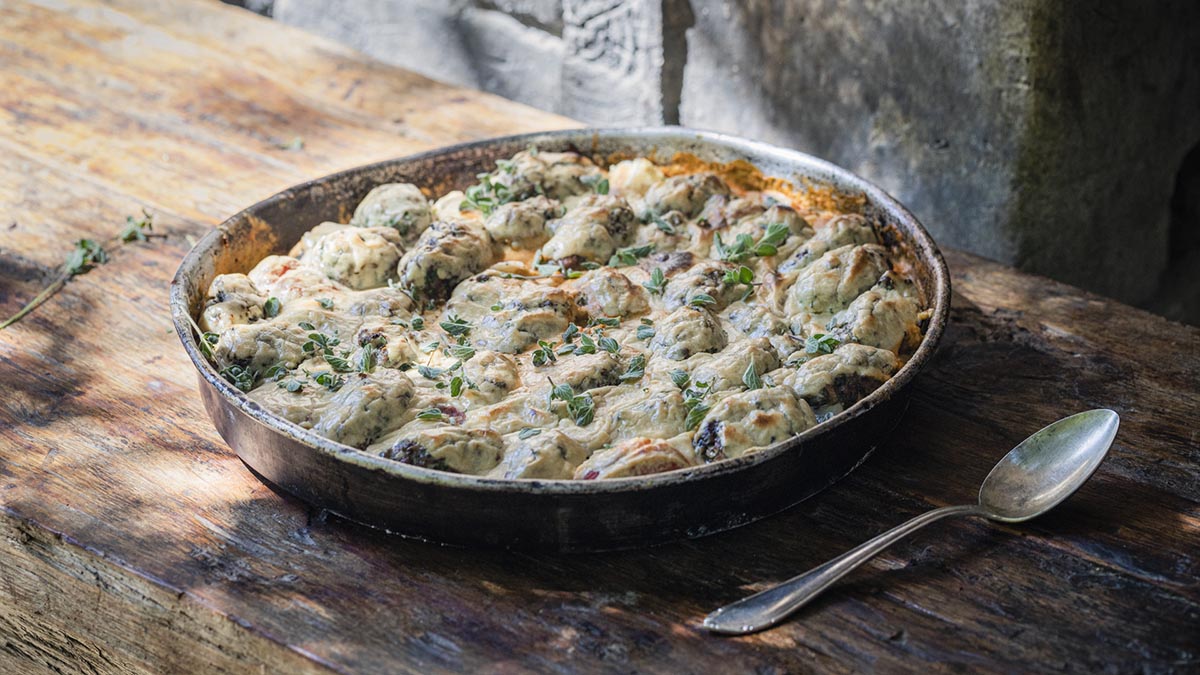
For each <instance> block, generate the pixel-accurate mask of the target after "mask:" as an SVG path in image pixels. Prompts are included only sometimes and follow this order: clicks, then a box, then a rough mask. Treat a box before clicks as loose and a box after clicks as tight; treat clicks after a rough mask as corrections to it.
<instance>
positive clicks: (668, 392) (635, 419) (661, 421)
mask: <svg viewBox="0 0 1200 675" xmlns="http://www.w3.org/2000/svg"><path fill="white" fill-rule="evenodd" d="M606 417H607V418H608V419H609V420H610V421H611V428H612V431H613V434H614V435H615V437H616V438H634V437H645V438H671V437H673V436H677V435H679V434H682V433H684V432H685V431H687V406H686V405H685V404H684V400H683V394H682V393H681V392H680V391H679V388H678V387H676V386H674V385H670V386H657V387H653V388H651V389H650V390H649V391H647V392H646V395H644V396H637V397H636V399H635V400H633V401H630V402H628V403H618V404H616V405H614V406H613V407H612V408H611V410H610V411H609V412H608V413H607V414H606Z"/></svg>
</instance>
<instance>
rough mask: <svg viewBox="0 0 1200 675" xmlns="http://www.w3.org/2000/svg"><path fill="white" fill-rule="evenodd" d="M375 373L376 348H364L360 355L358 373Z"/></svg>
mask: <svg viewBox="0 0 1200 675" xmlns="http://www.w3.org/2000/svg"><path fill="white" fill-rule="evenodd" d="M374 371H375V348H374V347H364V348H363V350H362V353H361V354H359V355H358V372H360V373H371V372H374Z"/></svg>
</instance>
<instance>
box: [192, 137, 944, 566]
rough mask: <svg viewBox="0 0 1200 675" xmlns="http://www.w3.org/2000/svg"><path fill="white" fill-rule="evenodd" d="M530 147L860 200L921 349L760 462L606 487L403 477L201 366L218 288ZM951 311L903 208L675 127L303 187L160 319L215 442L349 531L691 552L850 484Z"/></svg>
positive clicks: (793, 162) (812, 166)
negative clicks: (913, 305)
mask: <svg viewBox="0 0 1200 675" xmlns="http://www.w3.org/2000/svg"><path fill="white" fill-rule="evenodd" d="M531 144H532V145H537V147H538V148H540V149H544V150H563V149H574V150H578V151H580V152H583V153H585V154H589V155H597V156H607V155H609V154H610V153H614V152H624V153H632V154H636V155H645V156H649V157H654V158H658V159H662V160H667V159H670V157H671V156H672V155H674V153H676V152H687V153H691V154H693V155H696V156H697V157H699V158H701V159H704V160H709V161H730V160H733V159H739V158H741V159H746V160H748V161H750V162H751V163H753V164H754V165H755V166H757V167H758V168H759V169H761V170H762V171H763V173H765V174H767V175H769V176H778V177H781V178H785V179H787V180H791V181H794V182H799V181H801V180H807V181H810V182H812V183H815V184H823V185H831V186H833V187H835V188H837V189H839V190H842V191H845V192H849V193H859V194H862V195H864V196H865V198H866V207H865V208H866V210H865V215H866V216H867V217H868V218H869V219H871V220H873V221H874V222H875V223H876V225H877V226H878V228H879V229H880V231H881V232H882V233H883V235H884V239H885V242H886V243H888V245H889V246H891V247H892V248H893V250H894V251H895V252H896V253H897V254H898V255H901V256H904V257H905V258H907V259H908V260H909V261H910V263H911V265H912V269H913V272H914V276H915V278H916V281H917V283H918V285H919V286H920V288H921V290H922V293H923V294H924V296H925V297H926V299H927V301H928V303H929V305H930V307H931V308H932V309H933V313H932V317H931V318H930V320H929V322H928V325H927V327H926V333H925V337H924V340H923V342H922V343H921V345H920V347H919V348H918V349H917V351H916V353H915V354H914V355H913V357H912V358H911V359H910V360H909V361H908V363H907V364H906V365H905V366H904V367H903V368H902V369H901V370H900V371H899V372H898V373H897V374H896V375H895V376H894V377H893V378H892V379H891V380H889V381H888V382H887V383H886V384H884V385H883V386H882V387H880V388H879V389H878V390H876V391H875V392H873V393H872V394H871V395H869V396H867V397H866V398H865V399H863V400H862V401H859V402H858V403H857V404H855V405H854V406H852V407H851V408H849V409H847V410H846V411H844V412H842V413H840V414H838V415H836V416H834V417H833V418H832V419H830V420H828V421H826V422H825V423H823V424H820V425H818V426H817V427H814V428H813V429H810V430H808V431H806V432H804V433H803V434H800V435H799V436H796V437H794V438H792V439H789V440H788V441H785V442H783V443H780V444H778V445H776V446H773V447H771V448H768V449H766V450H764V451H761V452H757V453H753V454H750V455H746V456H743V457H740V458H737V459H733V460H727V461H723V462H718V463H715V464H712V465H707V466H702V467H696V468H691V469H681V470H677V471H671V472H667V473H662V474H655V475H651V476H644V477H638V478H621V479H611V480H603V481H566V480H498V479H489V478H481V477H476V476H463V475H457V474H451V473H445V472H440V471H433V470H429V469H422V468H419V467H414V466H409V465H406V464H400V463H398V462H394V461H391V460H387V459H384V458H382V457H377V456H373V455H369V454H367V453H365V452H361V451H359V450H355V449H353V448H350V447H347V446H343V445H340V444H338V443H335V442H333V441H330V440H328V439H325V438H322V437H320V436H317V435H316V434H314V433H312V432H309V431H306V430H303V429H300V428H299V427H296V426H293V425H291V424H290V423H288V422H286V421H283V420H282V419H280V418H278V417H276V416H274V415H272V414H271V413H268V412H267V411H266V410H263V409H262V408H261V407H259V406H258V405H257V404H255V403H254V402H252V401H251V400H250V399H249V398H247V397H246V396H245V395H244V394H243V393H242V392H241V391H239V390H238V389H237V388H235V387H234V386H233V385H231V384H229V383H228V382H226V381H225V380H224V379H223V378H221V377H220V375H218V374H217V372H216V370H215V369H214V368H213V367H212V366H211V365H210V364H209V363H208V362H207V361H206V360H205V359H204V357H203V356H202V354H201V352H200V349H199V347H198V345H197V343H196V336H195V335H194V334H193V332H192V330H191V324H190V322H189V317H194V316H196V315H197V314H198V312H199V310H200V308H201V305H202V303H203V298H204V293H205V290H206V289H207V288H208V286H209V284H210V283H211V281H212V280H213V278H214V277H215V276H217V275H218V274H224V273H228V272H245V271H247V270H249V269H250V268H251V267H252V266H253V265H254V264H255V263H257V262H258V260H260V259H261V258H263V257H264V256H266V255H270V254H274V253H282V252H286V251H287V250H288V249H289V248H290V247H291V246H292V244H294V243H295V242H296V241H298V240H299V238H300V235H301V234H302V233H303V232H305V231H306V230H308V229H310V228H311V227H313V226H315V225H317V224H318V223H321V222H323V221H327V220H339V221H342V222H345V221H346V219H348V217H349V215H350V213H351V212H352V211H353V209H354V206H355V205H356V204H357V203H358V201H359V200H361V199H362V198H363V197H364V196H365V195H366V193H367V192H368V191H369V190H370V189H371V188H373V187H375V186H376V185H379V184H381V183H387V182H397V181H400V182H411V183H415V184H417V185H419V186H421V187H424V188H429V189H430V190H432V191H433V192H434V193H435V194H441V193H443V192H445V191H447V190H450V189H461V188H463V187H465V186H467V185H470V184H472V183H474V182H475V180H476V179H475V174H476V173H478V172H480V171H485V170H489V169H491V168H492V167H493V163H494V161H495V160H496V159H500V158H504V157H508V156H511V155H512V154H514V153H516V152H518V151H520V150H522V149H524V148H526V147H528V146H529V145H531ZM949 305H950V280H949V274H948V273H947V271H946V264H945V261H944V260H943V259H942V256H941V254H940V253H939V252H938V250H937V247H936V246H935V245H934V243H933V241H932V240H931V239H930V237H929V235H928V233H926V232H925V230H924V228H922V227H921V225H920V224H919V223H918V222H917V221H916V219H915V218H913V216H912V214H910V213H909V212H908V211H907V210H906V209H905V208H904V207H903V206H902V205H901V204H899V203H898V202H896V201H895V200H894V199H892V198H891V197H890V196H888V195H887V194H886V193H884V192H883V191H882V190H880V189H879V188H878V187H876V186H874V185H872V184H870V183H868V182H867V181H865V180H863V179H861V178H859V177H857V176H855V175H853V174H851V173H849V172H847V171H845V170H843V169H840V168H838V167H836V166H833V165H831V164H829V163H827V162H824V161H822V160H819V159H815V158H813V157H810V156H808V155H805V154H802V153H799V152H795V151H792V150H785V149H781V148H777V147H774V146H770V145H767V144H764V143H757V142H753V141H747V140H742V139H738V138H734V137H731V136H726V135H722V134H715V133H708V132H699V131H694V130H689V129H682V128H677V127H666V128H648V129H612V130H607V129H581V130H569V131H558V132H549V133H542V134H529V135H523V136H512V137H506V138H498V139H493V140H487V141H480V142H475V143H468V144H464V145H457V146H453V147H449V148H445V149H441V150H435V151H432V152H427V153H423V154H420V155H415V156H412V157H406V158H402V159H397V160H392V161H387V162H382V163H379V164H373V165H370V166H365V167H360V168H356V169H351V170H348V171H343V172H341V173H337V174H333V175H331V176H327V177H324V178H320V179H318V180H315V181H312V182H309V183H305V184H302V185H298V186H296V187H293V188H290V189H288V190H285V191H284V192H281V193H279V194H277V195H275V196H273V197H271V198H269V199H267V200H265V201H262V202H260V203H258V204H255V205H254V206H251V207H250V208H248V209H246V210H245V211H242V212H241V213H239V214H237V215H235V216H233V217H232V218H230V219H229V220H227V221H225V222H224V223H222V224H221V225H220V226H219V227H218V228H217V229H216V230H214V231H213V232H211V233H210V234H208V235H207V236H205V237H204V238H203V239H202V240H201V241H200V242H199V243H197V244H196V246H195V248H194V249H193V250H192V251H191V252H190V253H189V254H188V255H187V257H186V258H185V259H184V260H183V263H182V264H181V265H180V268H179V271H178V272H177V273H176V275H175V279H174V280H173V281H172V284H171V312H172V317H173V320H174V323H175V329H176V331H177V332H178V334H179V337H180V340H181V341H182V342H183V345H184V348H185V349H186V350H187V353H188V355H189V356H190V357H191V359H192V361H193V363H194V364H195V365H196V368H197V369H198V371H199V383H200V394H201V396H202V398H203V401H204V405H205V408H206V409H207V411H208V413H209V415H210V416H211V417H212V420H213V423H214V424H215V426H216V428H217V430H218V431H219V432H220V434H221V436H222V437H223V438H224V439H225V441H226V442H227V443H228V444H229V445H230V447H232V448H233V449H234V450H235V451H236V452H237V454H238V455H239V456H240V457H241V459H242V460H243V461H244V462H245V463H246V464H247V465H248V466H249V467H250V468H251V469H253V470H254V472H255V473H256V474H258V475H259V476H260V477H262V478H264V479H266V480H267V481H269V482H271V483H273V484H275V485H277V486H278V487H280V488H282V489H283V490H285V491H287V492H289V493H292V494H294V495H296V496H298V497H300V498H301V499H304V500H305V501H308V502H310V503H312V504H314V505H317V506H319V507H323V508H326V509H328V510H330V511H332V512H334V513H337V514H339V515H341V516H343V517H346V518H349V519H351V520H355V521H359V522H362V523H366V524H369V525H373V526H376V527H380V528H383V529H386V530H388V531H391V532H395V533H398V534H402V535H405V536H409V537H416V538H421V539H426V540H430V541H436V542H440V543H446V544H456V545H470V546H488V547H508V548H515V549H537V550H556V551H591V550H607V549H619V548H633V547H640V546H648V545H653V544H660V543H663V542H666V541H671V540H675V539H681V538H686V537H699V536H704V535H707V534H712V533H715V532H720V531H722V530H727V529H730V528H733V527H737V526H739V525H743V524H746V523H749V522H753V521H754V520H757V519H759V518H762V517H764V516H767V515H770V514H772V513H776V512H778V511H781V510H783V509H786V508H788V507H789V506H792V505H794V504H796V503H798V502H800V501H802V500H804V499H807V498H808V497H810V496H812V495H814V494H816V493H817V492H820V491H821V490H822V489H824V488H825V487H827V486H829V485H830V484H831V483H833V482H835V481H836V480H838V479H839V478H841V477H842V476H844V475H846V474H847V473H849V472H850V471H851V470H853V469H854V468H855V467H856V466H858V464H860V463H861V462H862V461H864V460H865V459H866V457H867V456H868V455H869V454H870V453H871V451H872V450H874V449H875V447H876V446H877V445H878V444H879V443H881V442H882V441H883V440H884V439H885V438H886V436H887V435H888V433H889V432H890V431H891V430H892V429H893V428H894V427H895V426H896V424H898V423H899V421H900V418H901V416H902V415H903V413H904V409H905V407H906V405H907V396H906V389H907V387H908V385H909V383H910V382H911V381H912V379H913V377H914V376H915V375H916V374H917V372H918V371H920V370H921V368H923V367H924V366H925V364H926V363H927V362H928V361H929V359H930V357H931V356H932V354H933V352H934V350H935V349H936V347H937V344H938V341H939V340H940V338H941V336H942V332H943V329H944V327H945V324H946V317H947V313H948V311H949Z"/></svg>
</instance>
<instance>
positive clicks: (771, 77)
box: [273, 0, 1200, 322]
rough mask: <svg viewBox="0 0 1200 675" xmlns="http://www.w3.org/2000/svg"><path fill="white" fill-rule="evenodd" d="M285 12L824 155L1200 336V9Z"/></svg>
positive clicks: (973, 231)
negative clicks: (1187, 171)
mask: <svg viewBox="0 0 1200 675" xmlns="http://www.w3.org/2000/svg"><path fill="white" fill-rule="evenodd" d="M273 11H274V15H275V16H276V17H277V18H278V19H280V20H282V21H285V22H287V23H292V24H295V25H299V26H302V27H305V28H308V29H310V30H313V31H315V32H318V33H321V34H324V35H326V36H329V37H333V38H335V39H338V40H341V41H342V42H345V43H348V44H350V45H351V46H354V47H357V48H359V49H361V50H363V51H365V52H367V53H369V54H372V55H374V56H376V57H379V58H381V59H383V60H386V61H389V62H391V63H395V64H398V65H401V66H403V67H405V68H409V69H411V70H415V71H417V72H419V73H422V74H425V75H428V76H431V77H434V78H436V79H441V80H445V81H448V82H451V83H455V84H461V85H466V86H471V87H478V88H482V89H486V90H488V91H492V92H496V93H499V94H502V95H504V96H507V97H509V98H512V99H515V100H517V101H521V102H524V103H529V104H532V105H535V106H538V107H541V108H544V109H547V110H552V111H554V112H559V113H563V114H566V115H569V116H571V117H575V118H577V119H580V120H582V121H585V122H588V123H591V124H596V125H602V126H615V125H637V124H658V123H662V122H667V123H682V124H685V125H688V126H695V127H701V128H710V129H717V130H722V131H729V132H732V133H736V134H739V135H743V136H749V137H753V138H760V139H764V140H767V141H771V142H774V143H778V144H781V145H785V146H789V147H795V148H798V149H801V150H804V151H806V152H810V153H812V154H815V155H818V156H821V157H825V158H827V159H830V160H832V161H834V162H836V163H838V164H841V165H843V166H846V167H847V168H849V169H851V170H853V171H856V172H858V173H861V174H863V175H864V176H866V177H868V178H870V179H872V180H874V181H876V182H878V183H879V184H881V185H882V186H883V187H884V188H886V189H887V190H889V191H890V192H892V193H893V194H895V195H896V196H897V197H898V198H900V199H901V200H902V201H904V202H905V203H906V204H908V205H909V206H910V207H911V208H912V209H913V210H914V211H915V212H916V214H917V216H918V217H919V218H920V219H921V220H922V222H924V223H925V224H926V225H927V226H928V227H929V228H930V230H932V231H933V233H934V235H935V236H936V237H937V238H938V240H939V241H940V242H942V243H944V244H946V245H949V246H955V247H960V248H965V249H968V250H970V251H974V252H977V253H981V254H983V255H986V256H988V257H990V258H993V259H996V260H1000V261H1002V262H1006V263H1010V264H1015V265H1018V266H1020V267H1022V268H1023V269H1026V270H1030V271H1034V272H1039V273H1042V274H1046V275H1048V276H1051V277H1054V278H1056V279H1060V280H1064V281H1068V282H1070V283H1074V284H1077V285H1080V286H1083V287H1085V288H1089V289H1091V290H1095V291H1099V292H1101V293H1105V294H1108V295H1112V296H1115V297H1118V298H1121V299H1123V300H1126V301H1130V302H1137V303H1142V304H1146V305H1148V306H1151V307H1155V308H1159V309H1162V311H1167V312H1168V315H1171V316H1175V317H1177V318H1184V319H1187V320H1190V321H1193V322H1200V315H1196V316H1192V314H1197V313H1200V310H1188V309H1186V308H1187V307H1195V306H1196V305H1197V302H1195V301H1193V300H1191V299H1190V298H1189V297H1188V295H1189V294H1188V292H1187V290H1186V289H1188V288H1200V266H1197V265H1194V264H1189V263H1188V261H1191V260H1196V259H1200V237H1198V236H1192V235H1187V234H1186V232H1189V231H1191V230H1196V229H1200V225H1192V224H1184V225H1182V226H1181V225H1179V223H1180V222H1182V221H1180V219H1179V218H1176V219H1175V224H1174V225H1172V224H1171V221H1170V212H1171V210H1170V203H1171V200H1172V194H1173V193H1179V192H1180V190H1183V191H1184V192H1185V193H1186V194H1183V196H1182V197H1178V196H1177V197H1176V201H1179V200H1180V199H1184V201H1185V202H1186V200H1187V199H1193V200H1194V199H1197V198H1200V197H1196V196H1192V197H1189V196H1188V195H1190V194H1191V192H1188V191H1189V190H1190V191H1195V190H1196V188H1195V187H1194V186H1195V184H1196V183H1197V181H1194V180H1190V181H1182V182H1180V181H1179V180H1178V179H1177V176H1179V175H1182V174H1181V166H1182V165H1183V161H1184V157H1185V155H1186V153H1187V152H1188V151H1189V149H1191V148H1195V147H1197V144H1198V142H1200V3H1196V2H1194V1H1191V2H1184V1H1182V0H1164V1H1163V2H1159V3H1154V4H1152V5H1146V4H1143V3H1138V2H1134V1H1133V0H1120V1H1117V2H1112V3H1104V4H1103V5H1099V4H1095V3H1082V2H1080V3H1063V2H1052V1H1051V0H1004V1H1001V0H986V1H983V2H971V3H964V2H960V1H959V0H927V1H926V0H888V1H886V2H885V1H884V0H855V1H854V2H849V3H845V2H843V3H835V2H830V1H829V0H786V1H785V0H746V1H744V2H729V1H726V0H628V1H625V2H622V1H620V0H446V1H435V0H381V1H375V0H343V1H342V2H339V3H338V10H337V12H331V11H329V8H328V4H327V3H325V2H322V1H321V0H276V2H275V6H274V9H273ZM1181 185H1182V187H1180V186H1181ZM1189 186H1191V187H1189ZM1177 210H1178V209H1177ZM1187 222H1189V223H1190V222H1191V221H1187ZM1181 228H1182V231H1184V234H1181V233H1180V232H1181ZM1181 288H1182V289H1184V290H1183V291H1182V292H1181V291H1180V290H1179V289H1181ZM1164 294H1173V295H1170V297H1168V296H1166V295H1164ZM1164 298H1165V299H1164ZM1181 307H1182V308H1184V309H1179V308H1181ZM1171 308H1175V309H1171ZM1189 312H1191V314H1189Z"/></svg>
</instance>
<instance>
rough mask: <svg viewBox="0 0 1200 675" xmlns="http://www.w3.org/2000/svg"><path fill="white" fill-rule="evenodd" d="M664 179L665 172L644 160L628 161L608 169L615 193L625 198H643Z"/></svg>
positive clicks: (640, 158) (639, 158)
mask: <svg viewBox="0 0 1200 675" xmlns="http://www.w3.org/2000/svg"><path fill="white" fill-rule="evenodd" d="M662 179H663V172H662V170H661V169H659V168H658V167H657V166H655V165H654V163H653V162H651V161H650V160H648V159H646V158H644V157H638V158H637V159H627V160H625V161H623V162H617V163H616V164H613V165H612V166H610V167H608V182H609V185H610V186H611V189H612V191H613V192H614V193H616V194H618V195H621V196H623V197H625V198H626V199H628V198H630V197H641V196H642V195H644V194H646V190H648V189H650V186H652V185H654V184H655V183H657V182H659V181H661V180H662Z"/></svg>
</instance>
